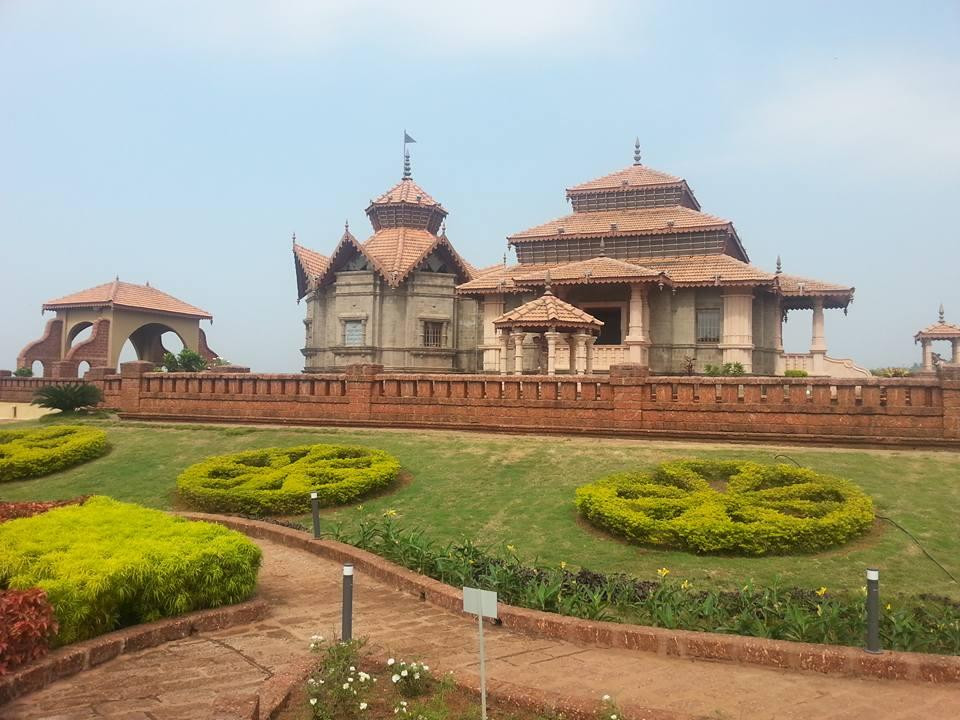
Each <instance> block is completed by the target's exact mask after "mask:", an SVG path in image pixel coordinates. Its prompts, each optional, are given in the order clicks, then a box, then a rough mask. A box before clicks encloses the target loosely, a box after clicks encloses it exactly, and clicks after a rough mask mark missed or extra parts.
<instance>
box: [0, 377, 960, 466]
mask: <svg viewBox="0 0 960 720" xmlns="http://www.w3.org/2000/svg"><path fill="white" fill-rule="evenodd" d="M151 369H152V366H151V364H150V363H141V362H132V363H124V364H123V365H122V366H121V372H120V374H108V373H107V372H105V371H103V370H102V369H100V368H94V369H93V370H92V371H90V372H89V373H88V374H87V376H86V382H91V383H95V384H97V385H99V386H100V387H101V388H102V389H103V391H104V405H105V406H106V407H110V408H116V409H117V410H119V411H120V413H121V416H122V417H129V418H140V419H166V420H197V421H215V422H268V423H290V424H315V425H371V426H394V427H436V428H455V429H476V430H505V431H511V432H553V433H566V434H573V433H583V434H604V435H630V436H644V435H646V436H670V437H690V438H704V439H725V440H730V439H743V440H777V441H784V440H788V441H789V440H790V439H794V440H809V441H816V442H824V443H867V444H893V445H914V446H941V447H953V448H958V449H960V366H953V365H950V366H944V367H942V368H941V371H940V374H939V375H938V376H931V377H929V378H889V379H888V378H865V379H845V378H844V379H841V378H779V377H777V378H773V377H762V378H761V377H736V378H734V377H719V378H713V377H702V376H692V377H687V376H680V377H660V376H650V375H647V374H646V373H645V372H644V371H643V368H638V367H636V366H629V365H623V366H614V367H613V368H612V369H611V372H610V374H609V375H596V376H579V377H572V376H534V375H502V376H501V375H458V374H445V375H432V374H398V373H385V372H383V368H382V367H380V366H378V365H354V366H350V367H348V368H347V369H346V371H345V372H344V373H329V374H299V375H294V374H291V375H267V374H250V373H218V372H203V373H154V372H148V371H149V370H151ZM49 382H50V381H49V380H44V379H42V378H16V377H0V401H13V402H28V401H29V399H30V397H32V394H33V392H34V391H35V390H36V389H37V388H38V387H41V386H43V385H45V384H48V383H49Z"/></svg>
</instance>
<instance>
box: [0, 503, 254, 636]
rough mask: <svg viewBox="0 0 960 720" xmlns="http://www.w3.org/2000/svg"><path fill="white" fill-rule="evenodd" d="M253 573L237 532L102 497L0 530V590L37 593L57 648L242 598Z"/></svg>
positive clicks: (250, 555)
mask: <svg viewBox="0 0 960 720" xmlns="http://www.w3.org/2000/svg"><path fill="white" fill-rule="evenodd" d="M259 568H260V548H259V547H257V546H256V545H255V544H254V543H252V542H251V541H250V540H248V539H247V538H246V537H244V536H243V535H241V534H240V533H238V532H235V531H233V530H228V529H227V528H225V527H223V526H222V525H215V524H212V523H202V522H190V521H187V520H184V519H182V518H177V517H173V516H171V515H167V514H166V513H163V512H161V511H159V510H150V509H147V508H143V507H140V506H138V505H131V504H128V503H121V502H117V501H115V500H111V499H110V498H107V497H101V496H94V497H92V498H90V499H89V500H87V501H86V502H85V503H84V504H83V505H71V506H69V507H63V508H57V509H55V510H50V511H49V512H46V513H43V514H41V515H36V516H34V517H31V518H23V519H20V520H11V521H10V522H6V523H3V524H2V525H0V587H5V588H10V589H19V590H25V589H28V588H33V587H39V588H41V589H43V590H44V591H45V592H46V593H47V598H48V599H49V601H50V604H51V605H52V606H53V608H54V611H55V612H56V615H57V620H58V622H59V625H60V632H59V634H58V636H57V641H58V643H60V644H66V643H71V642H75V641H77V640H85V639H87V638H90V637H94V636H96V635H100V634H102V633H105V632H109V631H111V630H115V629H117V628H119V627H126V626H129V625H136V624H138V623H142V622H149V621H152V620H157V619H158V618H162V617H169V616H172V615H180V614H182V613H185V612H190V611H192V610H202V609H205V608H212V607H218V606H220V605H229V604H232V603H237V602H240V601H242V600H246V599H247V598H249V597H250V596H251V595H252V594H253V591H254V588H255V586H256V582H257V571H258V570H259Z"/></svg>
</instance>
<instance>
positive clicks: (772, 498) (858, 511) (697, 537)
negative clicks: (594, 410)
mask: <svg viewBox="0 0 960 720" xmlns="http://www.w3.org/2000/svg"><path fill="white" fill-rule="evenodd" d="M722 485H726V487H725V492H720V491H718V490H717V489H714V487H712V486H722ZM576 505H577V508H578V509H579V510H580V512H581V513H583V515H584V516H585V517H586V518H587V519H588V520H589V521H590V522H592V523H593V524H594V525H597V526H599V527H601V528H603V529H605V530H608V531H610V532H613V533H615V534H618V535H622V536H624V537H626V538H628V539H629V540H632V541H634V542H637V543H641V544H646V545H661V546H666V547H673V548H679V549H683V550H691V551H693V552H698V553H724V552H726V553H737V554H746V555H770V554H782V553H788V552H797V551H800V552H816V551H819V550H823V549H825V548H828V547H832V546H834V545H839V544H840V543H843V542H846V541H847V540H850V539H851V538H853V537H856V536H857V535H860V534H861V533H863V532H864V531H865V530H867V528H869V527H870V525H871V523H872V522H873V518H874V514H873V502H872V501H871V500H870V498H869V496H867V495H866V494H865V493H864V492H863V491H862V490H861V489H860V488H859V487H857V486H856V485H854V484H853V483H851V482H849V481H848V480H843V479H841V478H837V477H831V476H828V475H821V474H819V473H816V472H814V471H813V470H809V469H806V468H798V467H793V466H791V465H761V464H759V463H754V462H724V461H696V460H683V461H677V462H669V463H664V464H662V465H660V466H658V467H657V468H656V469H655V470H654V471H653V472H651V473H643V472H635V473H620V474H617V475H611V476H609V477H606V478H603V479H601V480H599V481H597V482H594V483H591V484H589V485H584V486H582V487H579V488H577V491H576Z"/></svg>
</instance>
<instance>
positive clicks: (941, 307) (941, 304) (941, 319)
mask: <svg viewBox="0 0 960 720" xmlns="http://www.w3.org/2000/svg"><path fill="white" fill-rule="evenodd" d="M943 317H944V316H943V303H940V322H943Z"/></svg>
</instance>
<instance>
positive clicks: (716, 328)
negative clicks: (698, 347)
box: [697, 308, 722, 343]
mask: <svg viewBox="0 0 960 720" xmlns="http://www.w3.org/2000/svg"><path fill="white" fill-rule="evenodd" d="M721 326H722V318H721V314H720V309H719V308H701V309H699V310H697V342H698V343H715V342H720V332H721V329H722V328H721Z"/></svg>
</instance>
